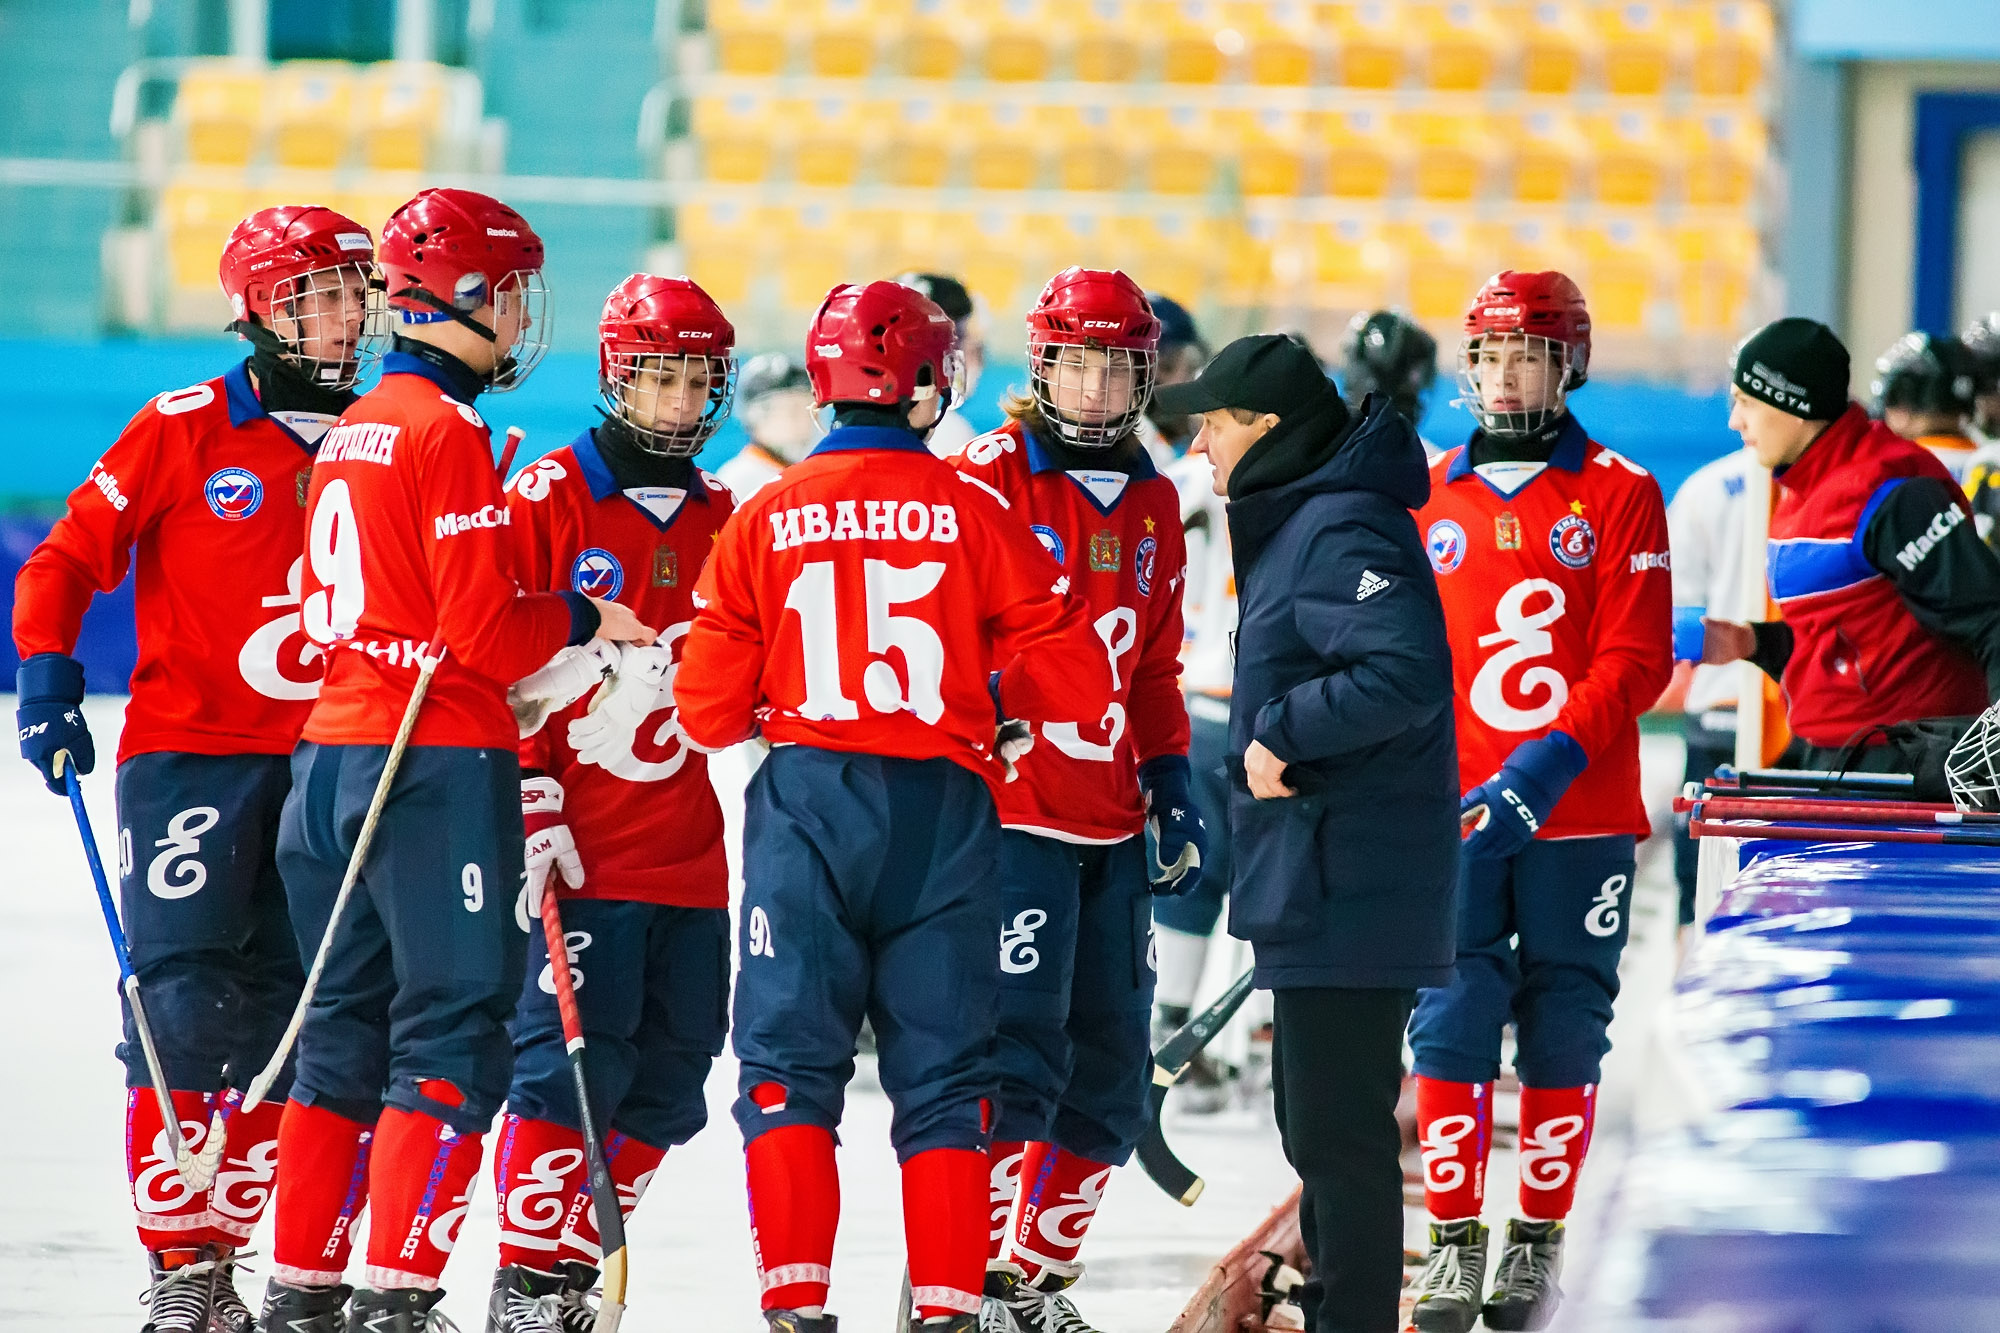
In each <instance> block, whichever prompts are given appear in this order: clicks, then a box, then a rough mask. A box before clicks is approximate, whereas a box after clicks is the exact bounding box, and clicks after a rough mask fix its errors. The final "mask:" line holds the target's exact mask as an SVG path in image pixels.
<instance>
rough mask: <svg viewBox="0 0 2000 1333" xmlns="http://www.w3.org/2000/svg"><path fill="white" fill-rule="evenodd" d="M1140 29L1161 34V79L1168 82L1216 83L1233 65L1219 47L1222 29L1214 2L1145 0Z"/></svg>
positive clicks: (1141, 10)
mask: <svg viewBox="0 0 2000 1333" xmlns="http://www.w3.org/2000/svg"><path fill="white" fill-rule="evenodd" d="M1139 14H1140V30H1141V31H1144V32H1154V33H1158V34H1159V35H1160V77H1161V78H1163V79H1165V80H1166V81H1167V82H1168V83H1214V82H1216V81H1217V80H1219V79H1220V78H1221V77H1222V72H1223V69H1224V67H1225V66H1226V65H1227V64H1228V63H1229V62H1228V60H1227V59H1226V58H1225V56H1224V55H1223V52H1222V48H1221V47H1220V46H1218V45H1217V44H1216V33H1217V32H1218V30H1219V29H1220V28H1221V26H1222V17H1221V12H1220V10H1219V8H1218V6H1217V5H1216V4H1215V3H1214V0H1145V2H1144V3H1142V4H1140V6H1139Z"/></svg>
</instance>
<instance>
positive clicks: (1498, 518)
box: [1493, 509, 1521, 551]
mask: <svg viewBox="0 0 2000 1333" xmlns="http://www.w3.org/2000/svg"><path fill="white" fill-rule="evenodd" d="M1493 545H1494V546H1496V547H1498V548H1499V549H1500V550H1502V551H1518V550H1520V549H1521V520H1520V519H1518V518H1516V517H1514V511H1513V510H1511V509H1509V510H1506V511H1504V512H1502V513H1500V514H1497V515H1495V516H1494V519H1493Z"/></svg>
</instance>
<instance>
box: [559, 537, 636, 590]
mask: <svg viewBox="0 0 2000 1333" xmlns="http://www.w3.org/2000/svg"><path fill="white" fill-rule="evenodd" d="M569 584H570V586H571V587H572V588H575V589H576V590H577V591H578V592H580V593H582V594H583V595H584V596H585V597H595V598H597V599H599V600H600V601H606V602H608V601H610V600H611V599H612V598H614V597H616V596H617V595H618V594H619V593H620V592H622V591H623V590H624V588H625V566H623V565H621V564H619V563H618V557H617V556H615V555H613V554H611V552H609V551H607V550H605V549H604V548H603V547H602V546H593V547H591V548H590V549H589V550H587V551H584V552H583V553H582V554H581V555H579V556H577V558H576V559H575V560H574V561H572V562H571V563H570V567H569Z"/></svg>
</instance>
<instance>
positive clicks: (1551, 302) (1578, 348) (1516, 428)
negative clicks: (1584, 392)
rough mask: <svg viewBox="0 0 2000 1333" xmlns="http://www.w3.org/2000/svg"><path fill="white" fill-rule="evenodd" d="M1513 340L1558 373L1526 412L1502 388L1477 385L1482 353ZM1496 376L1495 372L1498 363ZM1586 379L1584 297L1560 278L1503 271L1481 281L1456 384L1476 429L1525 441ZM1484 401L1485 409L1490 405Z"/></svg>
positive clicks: (1553, 274) (1587, 330)
mask: <svg viewBox="0 0 2000 1333" xmlns="http://www.w3.org/2000/svg"><path fill="white" fill-rule="evenodd" d="M1493 339H1507V340H1514V339H1519V340H1520V342H1519V346H1520V347H1521V348H1522V349H1523V350H1524V351H1525V353H1526V354H1527V355H1529V356H1531V357H1538V358H1541V359H1543V360H1544V362H1545V364H1546V365H1548V366H1550V367H1552V368H1554V369H1555V370H1556V372H1557V373H1556V375H1555V376H1554V380H1555V382H1554V383H1553V384H1552V385H1550V386H1549V387H1548V390H1547V393H1546V396H1545V400H1544V401H1543V402H1542V403H1541V404H1540V405H1538V406H1535V407H1529V406H1527V405H1526V403H1525V401H1524V400H1517V399H1514V398H1511V397H1509V396H1508V394H1507V393H1506V391H1505V390H1504V388H1503V386H1501V385H1499V384H1498V383H1495V384H1493V385H1491V386H1489V387H1490V388H1491V390H1492V392H1490V393H1488V392H1483V391H1482V388H1481V382H1480V374H1479V367H1480V349H1481V348H1482V346H1485V345H1486V344H1487V342H1488V340H1493ZM1495 364H1496V373H1499V372H1498V368H1497V363H1495ZM1589 371H1590V311H1589V310H1588V309H1586V308H1585V306H1584V303H1583V292H1582V291H1581V290H1579V289H1578V288H1577V285H1576V284H1575V283H1574V282H1572V281H1570V280H1569V278H1568V277H1567V276H1566V275H1564V274H1561V273H1556V272H1553V271H1551V272H1547V273H1516V272H1515V271H1514V270H1512V269H1508V270H1506V271H1504V272H1501V273H1496V274H1494V275H1493V276H1492V277H1490V278H1488V279H1487V280H1486V285H1485V286H1483V287H1481V288H1480V289H1479V294H1478V295H1477V296H1475V297H1473V298H1472V308H1471V309H1470V310H1468V311H1466V313H1465V341H1464V344H1463V345H1462V346H1461V348H1460V349H1459V361H1458V378H1459V384H1460V386H1461V388H1462V389H1463V390H1464V393H1465V398H1464V403H1465V405H1466V406H1467V407H1468V408H1470V409H1471V411H1472V414H1473V415H1474V416H1475V417H1477V418H1478V419H1479V423H1480V425H1482V426H1483V427H1485V428H1486V429H1487V430H1489V431H1492V432H1494V433H1495V434H1501V435H1526V434H1530V433H1532V432H1534V431H1536V430H1539V429H1540V428H1541V427H1542V426H1543V425H1545V424H1547V423H1548V422H1549V421H1552V420H1554V419H1555V418H1556V417H1557V416H1559V415H1561V413H1562V411H1563V403H1564V400H1565V399H1566V398H1567V396H1568V394H1569V391H1570V390H1572V389H1576V388H1579V387H1581V386H1582V384H1583V383H1584V381H1585V380H1586V379H1587V378H1589ZM1489 401H1490V405H1489Z"/></svg>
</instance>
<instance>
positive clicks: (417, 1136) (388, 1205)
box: [362, 1079, 486, 1291]
mask: <svg viewBox="0 0 2000 1333" xmlns="http://www.w3.org/2000/svg"><path fill="white" fill-rule="evenodd" d="M417 1090H418V1091H419V1092H421V1093H422V1094H423V1095H424V1096H425V1097H428V1098H429V1099H430V1100H432V1101H434V1102H442V1103H444V1104H445V1105H447V1106H455V1105H457V1104H459V1102H460V1101H462V1100H463V1098H462V1097H461V1095H460V1093H459V1091H458V1089H456V1088H454V1087H452V1085H451V1084H449V1083H447V1082H445V1081H444V1080H442V1079H428V1080H426V1081H424V1082H422V1083H419V1084H418V1085H417ZM485 1137H486V1136H485V1135H484V1134H466V1133H462V1132H460V1131H459V1130H456V1129H453V1128H452V1127H451V1126H450V1125H447V1124H446V1123H445V1122H444V1121H442V1120H440V1119H438V1118H437V1117H436V1116H434V1115H428V1114H426V1113H424V1112H422V1111H405V1110H402V1109H400V1108H398V1107H394V1106H391V1107H387V1108H385V1109H384V1110H383V1112H382V1119H381V1120H380V1121H378V1122H377V1129H376V1133H375V1154H374V1160H373V1161H372V1162H370V1163H369V1167H368V1194H369V1197H370V1199H371V1200H372V1203H371V1207H372V1212H371V1215H370V1218H369V1222H368V1267H367V1268H366V1269H365V1270H364V1274H363V1278H362V1280H363V1281H364V1282H365V1283H366V1284H367V1285H368V1286H370V1287H373V1288H375V1289H376V1290H378V1291H387V1290H395V1289H403V1288H410V1287H415V1288H417V1289H419V1290H422V1291H435V1290H437V1285H438V1278H439V1277H440V1276H442V1275H443V1273H444V1264H445V1260H447V1259H449V1258H450V1257H451V1247H452V1246H453V1245H455V1244H456V1243H457V1242H458V1228H459V1224H460V1223H461V1222H463V1221H464V1220H465V1208H466V1196H467V1195H468V1194H469V1193H470V1192H471V1188H472V1177H473V1176H474V1175H475V1174H477V1173H478V1171H479V1150H480V1145H481V1143H482V1142H483V1141H484V1139H485Z"/></svg>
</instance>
